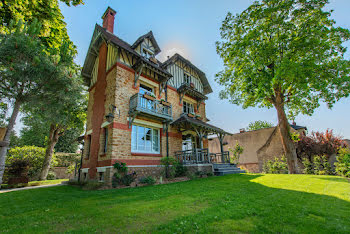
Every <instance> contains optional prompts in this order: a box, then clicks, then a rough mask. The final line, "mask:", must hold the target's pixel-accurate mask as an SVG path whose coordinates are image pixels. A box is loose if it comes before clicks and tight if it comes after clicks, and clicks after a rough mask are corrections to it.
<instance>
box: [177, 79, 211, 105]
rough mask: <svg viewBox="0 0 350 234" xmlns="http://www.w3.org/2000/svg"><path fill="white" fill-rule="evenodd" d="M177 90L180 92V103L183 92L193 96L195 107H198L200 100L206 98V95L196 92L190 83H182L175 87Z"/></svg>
mask: <svg viewBox="0 0 350 234" xmlns="http://www.w3.org/2000/svg"><path fill="white" fill-rule="evenodd" d="M177 92H178V93H179V94H180V103H181V102H182V99H183V97H184V95H185V94H186V95H188V96H191V97H194V98H195V99H196V100H197V109H198V108H199V106H200V104H201V102H203V101H204V100H207V99H208V97H207V96H205V95H204V94H202V93H201V92H198V91H197V90H196V89H194V88H192V87H191V86H190V84H187V83H184V84H182V85H181V86H180V87H179V88H178V89H177Z"/></svg>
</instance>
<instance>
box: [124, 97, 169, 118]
mask: <svg viewBox="0 0 350 234" xmlns="http://www.w3.org/2000/svg"><path fill="white" fill-rule="evenodd" d="M129 105H130V106H129V107H130V110H129V111H130V113H132V112H135V111H137V112H143V113H146V114H149V115H154V116H157V117H160V118H163V119H169V120H171V119H172V106H171V104H170V106H167V105H164V104H162V103H161V101H159V100H156V99H155V100H149V99H147V98H145V97H144V95H143V94H140V93H137V94H135V95H133V96H132V97H131V98H130V104H129Z"/></svg>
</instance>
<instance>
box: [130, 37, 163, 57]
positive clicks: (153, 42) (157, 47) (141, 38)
mask: <svg viewBox="0 0 350 234" xmlns="http://www.w3.org/2000/svg"><path fill="white" fill-rule="evenodd" d="M145 38H148V39H150V40H151V42H152V44H153V46H154V49H155V51H154V53H155V55H157V54H159V52H160V51H161V50H160V48H159V46H158V43H157V41H156V39H155V38H154V36H153V32H152V31H149V32H148V33H146V34H145V35H142V36H140V37H139V38H138V39H137V40H136V41H135V42H134V44H132V46H131V48H132V49H135V48H136V47H137V46H138V45H139V44H140V43H142V41H143V40H144V39H145Z"/></svg>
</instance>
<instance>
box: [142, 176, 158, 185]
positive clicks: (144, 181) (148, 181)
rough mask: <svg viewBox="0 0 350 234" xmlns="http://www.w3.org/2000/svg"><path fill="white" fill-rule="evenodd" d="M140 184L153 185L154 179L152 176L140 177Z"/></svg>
mask: <svg viewBox="0 0 350 234" xmlns="http://www.w3.org/2000/svg"><path fill="white" fill-rule="evenodd" d="M140 183H141V184H147V185H154V184H155V183H156V180H155V179H154V178H153V177H152V176H147V177H142V178H141V179H140Z"/></svg>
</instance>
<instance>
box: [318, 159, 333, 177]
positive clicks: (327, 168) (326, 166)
mask: <svg viewBox="0 0 350 234" xmlns="http://www.w3.org/2000/svg"><path fill="white" fill-rule="evenodd" d="M313 165H314V174H315V175H333V171H332V167H331V165H330V163H329V162H328V160H327V156H326V155H322V156H318V155H315V156H314V157H313Z"/></svg>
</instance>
